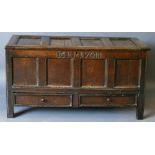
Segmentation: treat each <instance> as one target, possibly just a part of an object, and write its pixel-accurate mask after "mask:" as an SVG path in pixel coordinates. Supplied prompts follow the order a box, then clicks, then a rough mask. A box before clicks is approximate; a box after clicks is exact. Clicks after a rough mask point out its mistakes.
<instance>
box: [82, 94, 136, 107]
mask: <svg viewBox="0 0 155 155" xmlns="http://www.w3.org/2000/svg"><path fill="white" fill-rule="evenodd" d="M134 104H136V98H135V96H99V95H96V96H90V95H89V96H87V95H86V96H81V101H80V106H82V107H83V106H86V107H88V106H89V107H102V106H103V107H104V106H127V105H134Z"/></svg>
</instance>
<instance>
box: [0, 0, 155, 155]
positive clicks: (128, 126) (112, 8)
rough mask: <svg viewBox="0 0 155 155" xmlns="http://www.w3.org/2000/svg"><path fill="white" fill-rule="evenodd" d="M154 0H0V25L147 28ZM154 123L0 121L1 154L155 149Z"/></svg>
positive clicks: (95, 154) (19, 28) (93, 154)
mask: <svg viewBox="0 0 155 155" xmlns="http://www.w3.org/2000/svg"><path fill="white" fill-rule="evenodd" d="M154 6H155V5H154V1H153V0H147V1H143V0H107V1H105V0H88V1H87V0H77V1H75V0H64V1H63V0H55V1H52V0H42V1H40V0H25V1H23V0H12V1H11V0H4V1H3V0H0V31H1V32H4V31H7V32H8V31H9V32H51V31H52V32H151V31H154V29H155V24H154V23H155V22H154V14H155V9H154ZM154 139H155V124H154V123H1V124H0V154H1V155H8V154H12V155H14V154H15V155H21V154H22V155H28V154H37V155H42V154H44V155H60V154H63V155H73V154H75V155H83V154H84V155H87V154H88V155H103V154H106V155H110V154H119V155H124V154H125V155H131V154H138V155H139V154H141V155H143V154H145V155H146V154H149V155H154V154H155V151H154V146H155V145H154Z"/></svg>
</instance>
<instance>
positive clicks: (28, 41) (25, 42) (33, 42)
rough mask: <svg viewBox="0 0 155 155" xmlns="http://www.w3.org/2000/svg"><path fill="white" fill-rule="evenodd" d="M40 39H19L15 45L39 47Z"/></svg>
mask: <svg viewBox="0 0 155 155" xmlns="http://www.w3.org/2000/svg"><path fill="white" fill-rule="evenodd" d="M40 43H41V37H34V38H33V37H32V38H30V37H19V39H18V41H17V43H16V45H40Z"/></svg>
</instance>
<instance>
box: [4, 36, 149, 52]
mask: <svg viewBox="0 0 155 155" xmlns="http://www.w3.org/2000/svg"><path fill="white" fill-rule="evenodd" d="M6 48H7V49H10V48H11V49H90V50H91V49H93V50H94V49H105V50H113V49H118V50H124V49H127V50H146V51H147V50H150V48H148V47H147V46H146V45H145V44H144V43H143V42H142V41H140V40H139V39H137V38H114V37H111V38H108V37H73V36H25V35H13V36H12V38H11V39H10V41H9V43H8V44H7V46H6Z"/></svg>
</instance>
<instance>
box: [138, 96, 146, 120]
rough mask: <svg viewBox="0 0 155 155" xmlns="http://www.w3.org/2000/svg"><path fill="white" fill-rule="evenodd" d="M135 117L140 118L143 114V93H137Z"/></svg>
mask: <svg viewBox="0 0 155 155" xmlns="http://www.w3.org/2000/svg"><path fill="white" fill-rule="evenodd" d="M136 114H137V119H138V120H142V119H143V115H144V95H143V94H140V95H138V103H137V112H136Z"/></svg>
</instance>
